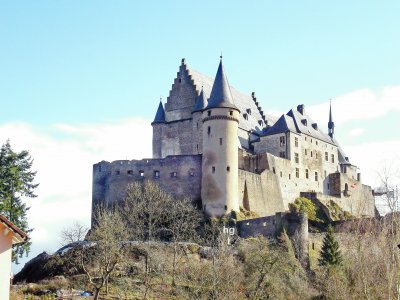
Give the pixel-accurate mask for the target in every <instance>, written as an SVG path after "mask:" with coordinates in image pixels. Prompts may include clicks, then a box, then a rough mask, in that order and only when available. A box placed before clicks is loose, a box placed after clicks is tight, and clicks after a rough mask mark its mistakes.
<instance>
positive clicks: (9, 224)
mask: <svg viewBox="0 0 400 300" xmlns="http://www.w3.org/2000/svg"><path fill="white" fill-rule="evenodd" d="M0 222H1V223H3V224H4V225H5V226H6V227H8V228H9V229H11V230H12V231H13V232H14V233H15V234H17V235H19V236H20V237H21V239H22V240H24V241H25V240H26V239H27V238H28V235H27V234H26V233H25V232H23V231H22V230H21V229H19V228H18V227H17V226H16V225H15V224H14V223H12V222H11V221H10V220H8V219H7V218H6V217H5V216H3V215H0Z"/></svg>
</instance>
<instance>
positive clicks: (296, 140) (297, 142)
mask: <svg viewBox="0 0 400 300" xmlns="http://www.w3.org/2000/svg"><path fill="white" fill-rule="evenodd" d="M294 146H295V147H299V139H298V138H297V137H295V138H294Z"/></svg>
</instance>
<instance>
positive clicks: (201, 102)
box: [193, 88, 207, 112]
mask: <svg viewBox="0 0 400 300" xmlns="http://www.w3.org/2000/svg"><path fill="white" fill-rule="evenodd" d="M206 106H207V99H206V96H205V95H204V90H203V88H202V89H201V92H200V95H199V96H197V97H196V103H195V105H194V109H193V112H196V111H201V110H203V109H205V108H206Z"/></svg>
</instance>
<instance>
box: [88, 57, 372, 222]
mask: <svg viewBox="0 0 400 300" xmlns="http://www.w3.org/2000/svg"><path fill="white" fill-rule="evenodd" d="M199 97H200V98H201V97H203V98H202V99H200V98H199ZM218 97H219V98H218ZM211 99H212V101H211ZM227 99H228V100H229V101H228V100H227ZM200 100H203V102H204V103H203V102H202V101H200ZM199 101H200V102H199ZM218 101H219V102H218ZM211 102H212V105H211ZM227 103H228V104H227ZM329 124H330V126H331V128H330V129H329V134H328V135H327V134H325V133H323V132H322V131H321V129H320V128H319V126H318V124H316V123H314V122H313V121H312V120H311V119H310V117H309V116H308V115H306V113H305V107H304V105H299V106H297V109H293V110H290V111H289V112H288V113H287V114H285V115H282V116H281V117H280V118H275V117H272V116H269V115H267V114H265V113H264V112H263V110H262V109H261V107H260V105H259V102H258V101H257V98H256V97H255V94H254V93H252V94H251V95H244V94H242V93H240V92H238V91H237V90H235V89H234V88H233V87H231V86H229V85H228V83H227V78H226V75H225V74H224V71H223V67H222V61H221V62H220V66H219V69H218V72H217V76H216V79H215V81H214V80H212V79H211V78H209V77H207V76H204V75H202V74H200V73H198V72H196V71H194V70H192V69H190V68H189V67H188V65H187V64H186V62H185V60H182V63H181V65H180V67H179V71H178V73H177V76H176V78H175V79H174V82H173V85H172V88H171V91H170V93H169V97H168V99H167V102H166V103H165V107H164V106H163V105H162V104H160V106H159V110H158V111H157V114H156V118H155V120H154V122H153V123H152V126H153V159H143V160H131V161H128V160H121V161H114V162H111V163H110V162H104V161H103V162H100V163H98V164H95V165H94V166H93V199H92V201H93V207H95V206H96V205H97V204H99V203H112V202H118V201H120V200H122V199H123V198H124V197H125V193H126V187H127V185H128V183H130V182H134V181H142V180H145V179H147V180H153V181H156V182H158V183H159V184H160V186H161V187H162V188H163V189H164V190H166V191H167V192H169V193H171V194H172V195H174V196H176V197H178V198H181V197H184V196H187V197H190V198H192V199H193V201H195V202H197V203H199V207H202V208H203V210H204V211H205V213H206V214H208V215H211V216H221V215H225V214H229V213H230V212H231V211H232V210H234V211H238V210H239V208H240V207H243V208H244V209H246V210H249V211H253V212H255V213H257V214H258V215H259V216H260V217H266V216H273V215H275V214H276V213H279V212H284V211H287V210H288V205H289V203H291V202H293V201H294V200H295V199H296V198H297V197H299V196H300V194H301V193H310V195H311V194H312V195H314V196H315V197H316V198H318V200H319V201H320V202H321V203H323V204H324V203H328V202H329V201H330V200H334V201H335V202H336V203H338V204H339V205H340V206H341V207H342V209H343V210H346V211H348V212H350V213H351V214H353V215H355V216H374V214H375V206H374V198H373V195H372V190H371V188H370V187H369V186H366V185H363V184H362V183H361V181H360V180H361V175H360V173H358V172H357V167H356V166H354V165H352V164H351V163H350V162H349V159H348V158H347V157H346V155H345V154H344V152H343V150H342V149H341V148H340V146H339V144H338V142H337V141H336V140H335V139H334V135H333V128H334V123H333V120H332V112H331V111H330V113H329Z"/></svg>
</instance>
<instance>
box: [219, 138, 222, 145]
mask: <svg viewBox="0 0 400 300" xmlns="http://www.w3.org/2000/svg"><path fill="white" fill-rule="evenodd" d="M219 144H220V145H221V146H222V138H219Z"/></svg>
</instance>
